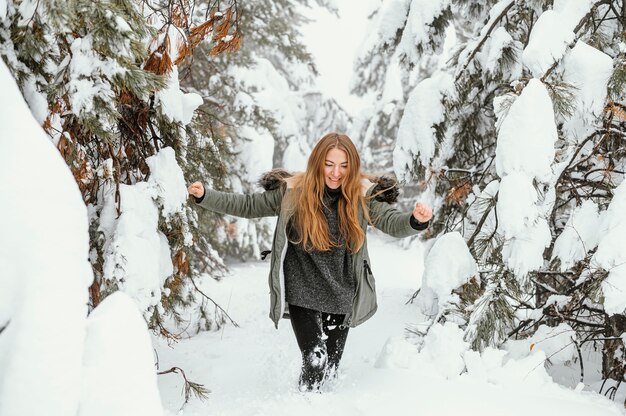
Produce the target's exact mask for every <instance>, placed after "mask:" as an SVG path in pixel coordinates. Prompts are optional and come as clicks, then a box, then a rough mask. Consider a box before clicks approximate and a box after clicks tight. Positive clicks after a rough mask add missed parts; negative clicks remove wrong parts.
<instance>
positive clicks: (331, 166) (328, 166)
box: [324, 148, 348, 189]
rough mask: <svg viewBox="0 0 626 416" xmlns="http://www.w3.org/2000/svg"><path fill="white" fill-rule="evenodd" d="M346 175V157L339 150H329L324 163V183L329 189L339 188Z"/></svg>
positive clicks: (344, 153)
mask: <svg viewBox="0 0 626 416" xmlns="http://www.w3.org/2000/svg"><path fill="white" fill-rule="evenodd" d="M347 174H348V156H347V155H346V152H344V151H343V150H341V149H337V148H334V149H330V150H329V151H328V153H326V161H325V162H324V181H325V182H326V186H328V187H329V188H330V189H337V188H339V187H340V186H341V183H342V182H343V179H344V178H345V177H346V175H347Z"/></svg>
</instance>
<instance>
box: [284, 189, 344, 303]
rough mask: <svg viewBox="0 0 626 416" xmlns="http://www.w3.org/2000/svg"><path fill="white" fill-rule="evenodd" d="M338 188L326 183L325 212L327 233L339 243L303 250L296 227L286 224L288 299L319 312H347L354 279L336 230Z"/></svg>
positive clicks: (339, 196) (337, 221)
mask: <svg viewBox="0 0 626 416" xmlns="http://www.w3.org/2000/svg"><path fill="white" fill-rule="evenodd" d="M340 198H341V188H339V189H330V188H328V187H326V189H325V193H324V205H325V206H324V215H325V216H326V220H327V221H328V229H329V231H330V237H331V238H332V239H333V240H334V241H335V242H338V243H339V246H338V247H333V248H332V249H330V250H329V251H308V252H307V251H305V250H304V249H303V248H302V246H301V245H300V244H294V243H292V242H291V241H297V240H298V239H299V238H298V231H297V230H296V229H295V227H292V226H291V223H290V224H289V226H288V228H287V232H288V236H289V240H290V242H289V244H288V247H287V253H286V254H285V260H284V263H283V266H284V272H285V291H286V298H287V303H289V304H291V305H297V306H301V307H304V308H309V309H314V310H317V311H321V312H328V313H337V314H346V313H349V312H350V308H351V307H352V300H353V298H354V292H355V281H354V275H353V273H352V267H351V257H350V253H349V252H348V250H347V248H346V242H345V239H344V238H343V236H342V235H341V232H340V231H339V218H338V214H337V206H338V203H339V199H340Z"/></svg>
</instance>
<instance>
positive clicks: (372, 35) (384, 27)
mask: <svg viewBox="0 0 626 416" xmlns="http://www.w3.org/2000/svg"><path fill="white" fill-rule="evenodd" d="M380 3H381V4H380V6H379V9H378V10H377V11H376V13H377V14H376V17H375V18H374V21H373V22H372V24H371V27H374V28H376V29H375V30H374V31H370V32H369V35H366V37H365V40H364V41H363V43H362V44H361V47H360V48H359V50H360V51H361V52H360V53H359V55H360V56H364V55H365V54H366V53H368V52H370V51H373V50H374V49H376V48H378V47H381V46H383V45H385V44H387V43H389V44H391V43H392V42H393V40H394V39H395V37H396V36H397V32H398V30H399V29H401V28H402V27H403V26H404V24H405V22H406V20H407V14H408V12H409V6H410V4H411V0H388V1H381V2H380Z"/></svg>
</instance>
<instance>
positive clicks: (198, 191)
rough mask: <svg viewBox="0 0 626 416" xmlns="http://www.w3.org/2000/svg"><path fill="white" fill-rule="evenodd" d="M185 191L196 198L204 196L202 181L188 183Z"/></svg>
mask: <svg viewBox="0 0 626 416" xmlns="http://www.w3.org/2000/svg"><path fill="white" fill-rule="evenodd" d="M187 192H189V195H193V196H195V197H196V198H202V197H203V196H204V185H202V182H194V183H192V184H191V185H189V187H188V188H187Z"/></svg>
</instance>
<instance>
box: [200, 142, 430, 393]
mask: <svg viewBox="0 0 626 416" xmlns="http://www.w3.org/2000/svg"><path fill="white" fill-rule="evenodd" d="M261 184H262V185H263V187H264V188H265V189H266V190H265V192H262V193H255V194H250V195H241V194H231V193H226V192H218V191H214V190H210V189H205V188H204V186H203V185H202V183H200V182H195V183H193V184H191V185H190V186H189V189H188V191H189V193H190V194H191V195H193V196H194V197H195V198H196V202H197V203H198V204H200V205H201V206H202V207H204V208H206V209H209V210H211V211H215V212H219V213H222V214H230V215H234V216H239V217H246V218H253V217H265V216H278V220H277V223H276V231H275V235H274V243H273V246H272V251H271V255H272V256H271V265H270V278H269V284H270V302H271V307H270V318H271V319H272V320H273V321H274V324H275V325H276V327H278V322H279V320H280V318H281V317H283V315H284V314H285V313H286V312H287V309H288V313H289V317H290V320H291V325H292V327H293V331H294V334H295V336H296V340H297V342H298V346H299V347H300V350H301V352H302V372H301V375H300V389H301V390H303V391H308V390H317V389H318V388H319V386H320V385H321V384H322V383H323V381H324V380H326V379H327V378H328V377H330V376H332V375H334V374H335V371H336V369H337V367H338V365H339V361H340V360H341V356H342V354H343V350H344V346H345V344H346V338H347V335H348V328H349V327H355V326H357V325H359V324H361V323H363V322H364V321H366V320H367V319H368V318H369V317H371V316H372V315H373V314H374V312H376V308H377V305H376V293H375V286H374V277H373V276H372V270H371V268H370V260H369V255H368V252H367V239H366V231H367V227H368V225H372V226H374V227H376V228H378V229H380V230H382V231H383V232H385V233H387V234H390V235H392V236H395V237H407V236H411V235H414V234H416V233H417V232H418V231H420V230H424V229H426V228H427V227H428V221H429V220H430V219H431V217H432V210H431V209H430V207H428V206H426V205H424V204H421V203H419V202H418V203H417V204H415V208H414V209H413V212H412V213H403V212H399V211H398V210H396V209H395V208H393V207H391V206H390V202H395V199H396V197H397V195H398V190H397V188H396V183H395V181H392V180H389V179H384V178H374V177H371V176H369V175H365V174H364V173H362V172H361V160H360V157H359V154H358V152H357V149H356V147H355V146H354V144H353V143H352V141H351V140H350V139H349V138H348V136H346V135H343V134H338V133H330V134H327V135H326V136H324V137H322V139H321V140H320V141H319V142H318V143H317V145H316V146H315V148H314V149H313V151H312V153H311V155H310V156H309V160H308V164H307V168H306V171H305V172H303V173H298V174H294V175H293V176H292V175H290V174H288V173H287V172H285V171H281V170H275V171H272V172H270V173H269V174H266V175H265V176H264V178H262V180H261Z"/></svg>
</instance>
